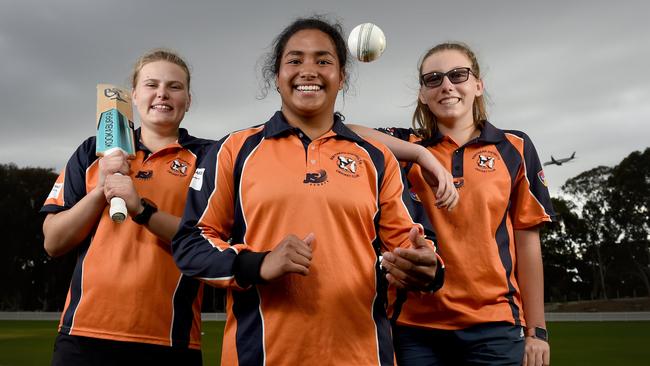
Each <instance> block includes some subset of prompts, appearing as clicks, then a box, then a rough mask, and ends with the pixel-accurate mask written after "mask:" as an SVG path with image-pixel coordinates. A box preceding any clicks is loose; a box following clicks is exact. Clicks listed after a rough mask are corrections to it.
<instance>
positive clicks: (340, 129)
mask: <svg viewBox="0 0 650 366" xmlns="http://www.w3.org/2000/svg"><path fill="white" fill-rule="evenodd" d="M291 131H299V129H298V128H296V127H293V126H291V125H290V124H289V122H287V119H286V118H285V117H284V114H282V111H277V112H275V114H274V115H273V117H271V119H270V120H269V121H268V122H266V124H264V138H276V137H280V136H283V135H284V134H286V133H288V132H291ZM332 132H334V133H335V134H336V135H337V136H338V137H341V138H344V139H347V140H351V141H354V142H358V143H361V142H363V141H364V140H363V139H362V138H361V137H359V135H357V134H356V133H354V132H353V131H352V130H351V129H349V128H348V126H346V125H345V123H343V121H342V119H341V116H340V115H339V114H338V113H335V114H334V124H333V125H332Z"/></svg>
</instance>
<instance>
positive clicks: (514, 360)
mask: <svg viewBox="0 0 650 366" xmlns="http://www.w3.org/2000/svg"><path fill="white" fill-rule="evenodd" d="M419 74H420V90H419V94H418V101H417V107H416V109H415V112H414V114H413V129H403V128H391V129H387V130H385V132H387V133H388V134H384V133H381V132H379V131H375V130H371V129H368V128H365V127H361V126H351V127H352V128H353V130H355V132H357V133H359V134H360V135H362V136H368V137H371V138H374V139H377V140H379V141H382V142H384V143H385V144H387V145H388V146H389V148H391V150H392V151H393V152H394V153H395V154H396V155H397V157H398V158H399V159H401V160H409V161H417V162H421V161H426V160H427V159H432V158H433V157H435V158H436V159H437V160H439V161H440V162H442V164H443V165H444V166H445V167H446V168H447V169H448V170H449V171H450V172H451V173H452V175H453V179H454V184H455V186H456V187H457V189H458V192H459V195H460V199H459V203H458V205H457V206H456V208H455V209H454V210H453V211H448V210H438V209H436V198H435V195H434V194H433V192H432V190H431V188H430V187H429V185H427V184H426V182H425V181H424V179H423V175H425V174H428V173H427V171H426V169H427V168H426V167H425V166H424V165H418V164H414V165H412V168H410V170H409V172H408V180H409V183H410V185H411V189H412V191H413V192H414V193H415V194H416V195H417V197H418V198H419V199H420V200H421V201H422V202H423V203H424V206H425V209H426V211H427V214H428V216H429V218H430V219H431V220H432V223H433V227H434V229H435V231H436V235H437V238H438V241H439V251H440V255H441V256H442V257H443V258H444V260H445V264H446V272H445V285H444V286H443V287H442V288H441V289H440V290H439V291H437V292H436V293H433V294H427V295H415V294H411V293H409V294H406V295H403V296H402V297H400V296H399V295H398V296H397V299H398V301H397V302H396V303H395V311H394V315H393V318H392V321H393V323H394V329H393V335H394V341H395V347H396V354H397V359H398V362H399V363H400V365H467V364H470V365H473V364H489V365H520V364H522V360H523V362H524V364H525V365H548V364H549V358H550V350H549V345H548V343H547V342H548V339H547V332H546V325H545V320H544V302H543V300H544V296H543V289H544V286H543V271H542V257H541V248H540V239H539V227H540V225H541V224H542V223H544V222H548V221H551V220H552V218H553V216H554V212H553V208H552V206H551V202H550V196H549V193H548V189H547V187H546V181H545V179H544V173H543V171H542V168H541V165H540V161H539V158H538V156H537V153H536V151H535V147H534V146H533V143H532V142H531V140H530V138H529V137H528V136H527V135H526V134H524V133H523V132H520V131H511V130H501V129H498V128H497V127H495V126H493V125H492V124H491V123H490V122H488V121H487V113H486V108H485V102H484V99H483V94H484V85H483V81H482V80H481V76H480V75H481V74H480V68H479V65H478V62H477V60H476V57H475V55H474V53H473V52H472V51H471V50H470V49H469V47H468V46H466V45H464V44H462V43H442V44H439V45H437V46H435V47H433V48H431V49H429V50H428V51H427V52H426V54H425V55H424V57H423V59H422V61H421V63H420V66H419ZM389 135H392V136H393V137H391V136H389ZM395 137H396V138H395ZM405 141H408V142H405ZM409 142H410V143H409ZM400 300H402V301H400Z"/></svg>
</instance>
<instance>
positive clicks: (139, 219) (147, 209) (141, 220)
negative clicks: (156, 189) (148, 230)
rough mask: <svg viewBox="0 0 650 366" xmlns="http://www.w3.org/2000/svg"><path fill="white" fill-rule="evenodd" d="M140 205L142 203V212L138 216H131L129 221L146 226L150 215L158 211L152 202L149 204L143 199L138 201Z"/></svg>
mask: <svg viewBox="0 0 650 366" xmlns="http://www.w3.org/2000/svg"><path fill="white" fill-rule="evenodd" d="M140 203H142V206H143V207H144V210H142V212H140V213H139V214H137V215H135V216H133V217H132V218H131V219H132V220H133V221H135V222H136V223H137V224H140V225H146V224H147V223H148V222H149V220H150V219H151V215H153V214H154V213H156V211H158V208H157V207H156V206H155V205H154V204H153V203H152V202H149V201H147V200H145V199H144V198H142V199H140Z"/></svg>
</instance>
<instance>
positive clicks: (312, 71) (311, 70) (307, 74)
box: [299, 62, 318, 78]
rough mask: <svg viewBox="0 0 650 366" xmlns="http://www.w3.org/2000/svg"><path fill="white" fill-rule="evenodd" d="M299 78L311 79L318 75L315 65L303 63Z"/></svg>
mask: <svg viewBox="0 0 650 366" xmlns="http://www.w3.org/2000/svg"><path fill="white" fill-rule="evenodd" d="M299 75H300V77H301V78H313V77H316V75H318V72H317V69H316V65H315V64H313V63H311V62H305V63H303V64H302V67H301V68H300V73H299Z"/></svg>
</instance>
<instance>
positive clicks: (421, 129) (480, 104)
mask: <svg viewBox="0 0 650 366" xmlns="http://www.w3.org/2000/svg"><path fill="white" fill-rule="evenodd" d="M442 51H458V52H460V53H462V54H463V55H465V56H466V57H467V59H468V60H469V61H470V63H471V64H472V65H471V68H472V73H473V74H474V75H475V76H476V78H477V79H480V78H481V69H480V67H479V65H478V60H477V59H476V55H475V54H474V52H472V50H471V49H470V48H469V46H468V45H466V44H464V43H462V42H445V43H440V44H438V45H436V46H434V47H432V48H430V49H429V50H428V51H427V52H426V53H425V54H424V56H422V59H421V60H420V63H419V64H418V78H419V77H420V75H422V65H423V64H424V61H426V59H427V58H429V57H430V56H431V55H433V54H435V53H438V52H442ZM472 115H473V118H474V125H475V126H477V127H482V126H483V124H484V123H485V121H486V120H487V108H486V107H485V98H484V97H483V95H479V96H478V97H476V98H475V99H474V104H473V105H472ZM413 128H414V129H415V131H416V132H417V133H418V135H420V136H421V137H423V138H424V139H428V138H431V137H432V136H433V135H434V134H435V132H436V131H437V130H438V125H437V122H436V116H435V115H434V114H433V113H432V112H431V110H430V109H429V106H427V105H426V104H424V103H422V102H421V101H420V98H418V101H417V107H415V112H413Z"/></svg>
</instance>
